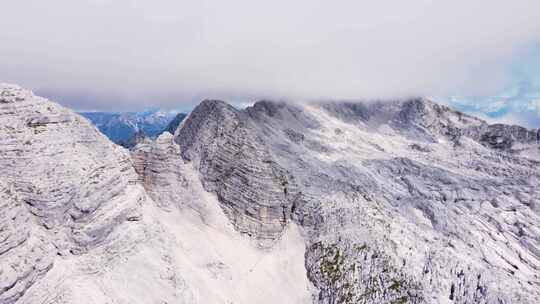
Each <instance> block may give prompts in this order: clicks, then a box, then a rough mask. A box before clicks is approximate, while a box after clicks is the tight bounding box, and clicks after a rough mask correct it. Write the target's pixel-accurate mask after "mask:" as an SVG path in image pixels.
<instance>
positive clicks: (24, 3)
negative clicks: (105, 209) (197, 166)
mask: <svg viewBox="0 0 540 304" xmlns="http://www.w3.org/2000/svg"><path fill="white" fill-rule="evenodd" d="M4 2H6V1H4ZM2 11H3V14H2V18H0V29H1V30H0V41H1V43H0V81H2V82H10V83H17V84H20V85H23V86H26V87H29V88H31V89H33V90H35V91H36V92H43V94H44V95H46V96H50V97H54V98H55V99H56V100H57V101H59V102H61V103H64V104H66V105H68V106H70V107H72V108H75V109H84V110H92V109H96V110H98V109H99V110H126V109H140V108H143V107H151V106H153V107H171V108H189V107H191V106H192V105H193V104H195V103H196V102H198V101H199V100H201V99H204V98H220V99H226V100H229V101H233V102H249V101H252V100H256V99H260V98H278V99H294V100H312V99H318V100H320V99H349V100H350V99H371V98H395V97H403V96H411V95H422V96H450V95H460V96H466V95H474V96H483V95H490V94H495V93H498V92H499V91H500V90H501V88H504V87H505V86H508V85H509V83H511V82H512V81H513V78H512V77H513V75H512V67H513V65H514V64H515V63H516V62H519V60H520V59H521V58H523V56H525V55H526V54H529V52H530V49H531V48H533V47H535V46H537V45H538V43H539V42H540V18H538V12H539V11H540V2H539V1H532V0H531V1H527V0H517V1H493V0H491V1H485V0H478V1H464V0H457V1H444V2H443V1H427V0H426V1H424V0H410V1H384V0H383V1H339V2H330V1H318V0H310V1H306V0H299V1H282V0H277V1H271V2H270V1H267V2H262V1H240V0H231V1H152V2H150V1H135V0H132V1H128V0H115V1H107V0H93V1H91V0H81V1H72V0H71V1H68V0H50V1H30V0H18V1H9V2H6V3H3V4H2Z"/></svg>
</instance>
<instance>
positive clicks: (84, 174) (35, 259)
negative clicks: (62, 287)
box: [0, 85, 143, 303]
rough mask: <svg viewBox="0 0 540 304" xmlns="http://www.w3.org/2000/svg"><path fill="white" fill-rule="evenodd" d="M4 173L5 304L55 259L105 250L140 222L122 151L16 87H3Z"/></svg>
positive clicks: (1, 298) (0, 147)
mask: <svg viewBox="0 0 540 304" xmlns="http://www.w3.org/2000/svg"><path fill="white" fill-rule="evenodd" d="M0 168H1V169H0V170H1V174H0V179H1V182H2V190H1V191H2V193H3V194H2V195H4V196H6V199H3V200H2V203H3V204H5V206H3V208H2V210H3V211H2V217H3V220H2V222H1V224H2V225H5V228H3V229H2V234H4V236H3V238H2V242H1V246H2V248H4V249H3V250H0V266H1V269H2V272H1V273H0V277H1V279H0V283H1V284H2V288H0V302H1V303H12V302H14V301H15V300H16V299H17V298H18V297H20V296H21V295H22V294H23V293H24V292H25V290H26V289H27V288H29V287H30V286H31V285H32V283H34V282H35V281H36V280H37V279H38V278H39V277H40V276H42V275H43V274H44V272H46V271H47V270H48V269H49V268H50V267H51V266H52V264H53V258H52V257H55V256H56V255H72V254H81V253H84V252H86V251H87V250H89V249H91V248H93V247H95V246H97V245H98V244H101V243H103V242H105V241H106V239H107V236H108V235H109V234H110V233H111V232H112V231H113V230H114V229H115V227H116V226H118V225H119V224H120V223H122V222H124V221H126V220H128V219H129V218H131V217H132V216H134V215H135V214H137V212H138V211H137V210H138V196H141V195H142V194H143V193H142V192H141V190H140V187H136V186H135V185H134V184H135V182H136V181H137V175H136V173H135V171H134V170H133V167H132V164H131V160H130V158H129V155H128V154H127V153H126V151H125V150H123V149H121V148H119V147H117V146H115V145H114V144H112V143H111V142H109V141H108V140H107V139H105V138H104V137H103V136H102V135H101V134H100V133H99V132H98V131H97V130H96V128H95V127H93V126H92V125H91V124H90V123H89V122H88V121H87V120H86V119H84V118H82V117H80V116H79V115H77V114H74V113H73V112H72V111H70V110H67V109H65V108H63V107H61V106H59V105H57V104H55V103H52V102H49V101H48V100H46V99H43V98H40V97H37V96H34V95H33V94H32V93H31V92H30V91H27V90H24V89H22V88H20V87H17V86H13V85H0ZM128 193H129V195H128ZM136 193H139V195H137V194H136ZM4 207H5V208H4Z"/></svg>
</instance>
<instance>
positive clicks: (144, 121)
mask: <svg viewBox="0 0 540 304" xmlns="http://www.w3.org/2000/svg"><path fill="white" fill-rule="evenodd" d="M79 114H81V115H82V116H84V117H86V118H88V119H89V120H90V121H91V122H92V123H93V124H94V125H96V126H97V127H98V129H99V130H100V131H101V132H102V133H103V134H105V135H106V136H107V137H108V138H109V139H110V140H111V141H113V142H115V143H117V144H119V145H123V146H126V145H129V143H130V142H131V141H132V139H133V137H135V135H136V134H138V133H139V134H144V135H146V136H148V137H156V136H158V135H159V134H161V133H162V132H163V131H164V130H165V129H166V128H167V127H168V125H169V124H170V123H171V122H172V121H173V120H174V119H178V117H185V114H183V113H178V112H177V111H173V110H170V111H163V110H148V111H144V112H125V113H114V112H81V113H79ZM177 125H178V124H177Z"/></svg>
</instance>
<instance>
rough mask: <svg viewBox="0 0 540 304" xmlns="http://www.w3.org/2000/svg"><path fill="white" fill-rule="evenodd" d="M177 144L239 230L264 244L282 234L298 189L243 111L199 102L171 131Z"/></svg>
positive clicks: (220, 104) (221, 103)
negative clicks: (175, 128)
mask: <svg viewBox="0 0 540 304" xmlns="http://www.w3.org/2000/svg"><path fill="white" fill-rule="evenodd" d="M175 142H176V143H178V145H179V146H180V151H181V154H182V157H183V158H184V159H185V160H187V161H190V162H193V163H195V164H196V167H197V168H198V169H199V171H200V173H201V177H202V182H203V185H204V186H205V189H207V190H208V191H210V192H215V193H216V194H217V196H218V199H219V201H220V204H221V207H222V208H223V210H224V211H225V213H226V214H227V215H228V217H229V218H230V219H231V221H232V223H233V224H234V226H235V227H236V228H237V230H238V231H240V232H241V233H245V234H248V235H252V236H255V237H256V239H258V240H260V242H261V245H263V246H267V245H269V244H271V243H272V242H273V241H275V240H276V239H277V238H278V237H279V236H280V234H281V233H282V232H283V229H284V227H285V225H286V224H287V220H288V219H289V218H290V211H291V207H292V205H293V202H294V200H295V199H296V197H297V190H296V189H295V184H294V181H293V180H292V178H291V176H290V175H289V174H288V172H287V171H286V170H284V169H283V168H282V167H281V166H280V165H278V164H277V163H276V161H275V160H274V157H273V155H272V154H271V153H270V152H269V151H268V149H267V148H266V147H265V145H264V142H263V139H262V138H261V137H260V135H259V134H258V133H257V130H256V126H255V125H254V124H253V122H252V119H251V118H250V117H249V116H248V115H246V113H244V112H241V111H238V110H236V109H235V108H233V107H232V106H230V105H227V104H225V103H224V102H222V101H216V100H206V101H203V102H202V103H201V104H200V105H199V106H198V107H197V108H195V109H194V110H193V112H191V114H190V115H189V116H188V117H187V118H186V119H185V120H184V122H183V123H182V124H181V126H180V128H179V129H178V130H177V131H176V132H175Z"/></svg>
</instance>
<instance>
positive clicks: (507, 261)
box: [175, 99, 540, 303]
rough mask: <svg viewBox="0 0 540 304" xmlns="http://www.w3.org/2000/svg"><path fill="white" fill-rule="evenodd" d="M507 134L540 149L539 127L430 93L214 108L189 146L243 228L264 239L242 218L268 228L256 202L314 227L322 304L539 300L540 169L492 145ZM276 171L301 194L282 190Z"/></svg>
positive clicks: (313, 266) (188, 124)
mask: <svg viewBox="0 0 540 304" xmlns="http://www.w3.org/2000/svg"><path fill="white" fill-rule="evenodd" d="M501 128H502V129H503V130H510V131H508V132H507V131H499V133H501V135H500V136H502V137H505V138H506V137H509V138H511V140H512V141H513V142H519V143H521V144H522V145H525V148H526V149H525V150H527V151H532V150H535V151H537V150H538V145H537V143H536V141H535V140H532V139H534V138H532V139H531V136H529V135H530V134H537V133H536V132H537V131H527V132H525V133H526V135H525V136H521V135H519V136H518V135H516V134H517V133H519V132H521V131H518V132H517V133H516V132H514V131H512V130H513V128H514V127H510V126H503V127H494V126H489V125H487V124H486V123H485V122H483V121H481V120H479V119H476V118H474V117H471V116H468V115H465V114H462V113H460V112H456V111H453V110H451V109H449V108H447V107H444V106H439V105H437V104H434V103H432V102H431V101H429V100H426V99H413V100H405V101H396V102H374V103H366V104H350V103H332V104H312V105H292V104H284V103H273V102H267V101H265V102H259V103H256V104H255V105H254V106H253V107H250V108H247V109H246V110H243V111H238V110H235V109H234V108H232V107H230V106H228V105H226V104H224V103H222V102H216V101H206V102H203V103H202V104H201V105H200V106H199V107H198V108H196V109H195V110H194V111H193V113H192V114H191V115H190V116H188V118H187V119H186V120H185V121H184V123H183V124H181V125H180V127H179V129H178V130H177V131H176V133H175V140H176V142H178V143H179V145H180V147H181V154H182V156H183V158H184V159H185V160H186V161H188V162H190V161H192V162H194V163H196V164H197V166H196V167H197V168H199V171H200V173H201V180H202V181H203V184H204V185H205V188H207V189H208V190H210V191H213V192H215V193H217V194H218V199H219V201H220V204H221V205H222V207H224V208H225V209H226V210H227V209H231V210H232V211H231V210H227V214H228V215H229V218H230V219H231V221H232V222H233V223H235V227H236V228H237V229H238V230H239V231H240V232H245V233H248V234H251V235H255V236H260V235H258V234H257V233H258V231H259V230H257V228H255V227H252V226H249V225H238V222H239V221H238V217H237V214H241V215H242V216H243V217H248V218H251V219H250V220H256V221H259V223H260V225H262V226H263V227H264V226H265V225H268V224H267V223H268V222H267V220H266V219H265V218H263V217H261V216H258V214H260V213H258V212H260V211H257V212H250V211H249V208H254V207H253V206H255V208H258V210H261V209H260V206H264V205H265V204H269V205H271V206H281V207H282V208H283V215H284V220H281V223H282V226H285V225H286V224H287V222H289V220H288V219H287V218H288V217H289V215H290V217H291V218H292V219H293V220H294V221H295V222H296V223H298V224H300V225H302V226H303V227H304V229H305V230H306V232H307V234H308V242H307V244H306V250H307V252H306V258H307V260H306V267H307V271H308V276H309V278H310V280H311V281H312V283H313V284H314V285H315V286H316V287H317V288H318V292H317V294H318V295H317V296H316V299H317V300H316V302H318V303H536V302H538V301H539V299H540V292H538V290H539V289H538V288H539V286H540V278H539V275H540V273H539V269H540V255H539V254H538V253H539V252H538V248H540V242H539V241H540V239H539V237H538V235H539V226H538V223H539V222H540V221H539V220H540V215H539V209H538V202H539V201H540V191H539V190H538V189H539V188H538V186H539V183H540V170H539V164H540V163H539V162H538V160H537V159H536V158H535V157H529V156H530V155H523V156H521V155H522V154H521V152H519V151H517V152H516V151H513V150H509V149H504V150H503V151H502V152H501V151H500V149H498V148H497V147H494V146H493V145H490V144H486V142H485V140H483V138H485V136H486V135H485V134H486V133H487V132H491V131H492V130H494V129H497V130H500V129H501ZM519 134H521V133H519ZM260 155H263V157H260ZM268 163H271V164H272V165H273V166H275V167H277V168H279V171H280V172H285V174H284V176H286V177H287V183H288V184H292V185H293V187H292V189H293V190H292V191H291V193H294V199H292V200H291V199H289V198H287V197H286V196H279V195H277V193H278V192H279V186H278V185H279V183H277V184H275V183H273V181H274V178H275V175H274V172H275V170H271V169H269V168H268V166H266V164H268ZM253 197H255V198H256V199H251V200H250V199H249V198H253ZM246 198H248V199H246ZM256 210H257V209H256ZM275 218H279V216H277V213H276V216H275ZM241 223H242V222H241ZM266 236H268V237H272V238H278V237H279V234H278V233H275V234H268V235H266Z"/></svg>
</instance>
